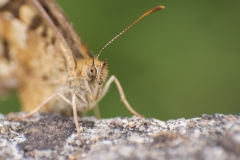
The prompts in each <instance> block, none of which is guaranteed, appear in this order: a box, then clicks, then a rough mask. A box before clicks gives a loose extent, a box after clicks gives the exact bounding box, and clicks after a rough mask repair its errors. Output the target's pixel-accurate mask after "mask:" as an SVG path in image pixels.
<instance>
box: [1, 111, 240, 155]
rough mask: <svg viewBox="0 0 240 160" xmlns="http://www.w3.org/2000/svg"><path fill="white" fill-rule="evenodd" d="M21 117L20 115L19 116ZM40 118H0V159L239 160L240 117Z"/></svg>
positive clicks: (59, 116)
mask: <svg viewBox="0 0 240 160" xmlns="http://www.w3.org/2000/svg"><path fill="white" fill-rule="evenodd" d="M21 114H22V113H21ZM79 123H80V126H81V128H82V129H83V132H82V139H83V141H84V144H83V145H81V146H79V142H78V139H77V133H76V130H75V124H74V123H73V120H72V118H68V117H63V116H61V115H57V114H50V113H48V114H41V115H37V116H35V117H32V118H30V119H26V120H24V121H20V122H11V121H8V120H7V118H6V117H5V116H4V115H0V159H85V160H91V159H94V160H95V159H96V160H97V159H99V160H113V159H117V160H128V159H133V160H135V159H136V160H137V159H140V160H141V159H142V160H146V159H168V160H169V159H184V160H188V159H191V160H192V159H197V160H201V159H206V160H208V159H209V160H212V159H218V160H224V159H226V160H229V159H239V157H240V116H237V115H223V114H214V115H202V117H200V118H191V119H184V118H182V119H177V120H168V121H166V122H164V121H160V120H157V119H153V118H151V119H145V118H138V117H132V118H120V117H117V118H112V119H101V120H96V119H95V118H93V117H85V118H82V119H79Z"/></svg>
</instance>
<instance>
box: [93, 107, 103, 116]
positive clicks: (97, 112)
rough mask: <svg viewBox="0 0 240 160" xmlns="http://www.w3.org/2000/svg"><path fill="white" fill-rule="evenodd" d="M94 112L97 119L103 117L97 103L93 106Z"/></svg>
mask: <svg viewBox="0 0 240 160" xmlns="http://www.w3.org/2000/svg"><path fill="white" fill-rule="evenodd" d="M93 114H94V116H95V117H96V118H97V119H100V118H101V115H100V111H99V106H98V104H96V105H95V106H94V108H93Z"/></svg>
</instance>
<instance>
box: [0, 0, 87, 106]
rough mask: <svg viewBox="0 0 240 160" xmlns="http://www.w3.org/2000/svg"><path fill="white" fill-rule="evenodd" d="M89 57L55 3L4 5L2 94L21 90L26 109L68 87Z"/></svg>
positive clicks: (15, 0) (12, 1)
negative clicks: (78, 62)
mask: <svg viewBox="0 0 240 160" xmlns="http://www.w3.org/2000/svg"><path fill="white" fill-rule="evenodd" d="M89 57H90V55H89V54H88V50H87V49H86V47H85V45H84V44H83V43H82V41H81V39H80V38H79V37H78V35H77V33H76V31H75V30H74V29H73V27H72V25H71V24H70V23H69V21H68V20H67V18H66V16H65V15H64V13H63V12H62V10H61V9H60V8H59V7H58V5H57V4H56V3H55V1H53V0H6V1H5V3H0V93H1V91H2V92H5V91H7V90H9V89H12V88H17V91H18V92H19V95H20V99H21V101H22V106H23V109H24V110H28V111H30V110H33V108H35V107H36V106H38V105H39V104H40V103H42V101H43V100H45V99H46V98H47V97H49V96H50V95H51V94H53V93H54V92H56V90H57V88H59V86H62V85H64V84H65V83H66V81H67V79H68V75H69V73H70V72H71V71H72V70H73V69H74V68H75V62H76V59H81V58H83V59H84V58H89ZM8 80H12V83H14V85H15V86H14V85H12V88H11V87H9V86H11V84H10V81H8ZM6 82H8V83H6ZM1 85H2V86H1Z"/></svg>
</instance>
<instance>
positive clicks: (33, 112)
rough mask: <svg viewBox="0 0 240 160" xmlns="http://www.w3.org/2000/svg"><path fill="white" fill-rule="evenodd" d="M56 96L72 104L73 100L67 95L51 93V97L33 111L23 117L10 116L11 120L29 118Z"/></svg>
mask: <svg viewBox="0 0 240 160" xmlns="http://www.w3.org/2000/svg"><path fill="white" fill-rule="evenodd" d="M56 96H59V97H61V98H62V99H63V100H64V101H65V102H66V103H68V104H70V105H72V103H71V101H69V100H68V99H67V98H66V97H65V96H63V95H62V94H60V93H55V94H53V95H51V96H50V97H48V98H47V99H46V100H45V101H43V102H42V103H41V104H40V105H39V106H38V107H37V108H35V109H34V110H33V111H31V112H29V113H28V114H26V115H25V116H22V117H10V118H9V119H11V120H16V121H17V120H21V119H25V118H29V117H31V116H32V115H34V114H35V113H37V112H39V110H40V109H41V108H42V107H44V105H46V104H47V103H48V102H49V101H51V100H52V99H53V98H55V97H56Z"/></svg>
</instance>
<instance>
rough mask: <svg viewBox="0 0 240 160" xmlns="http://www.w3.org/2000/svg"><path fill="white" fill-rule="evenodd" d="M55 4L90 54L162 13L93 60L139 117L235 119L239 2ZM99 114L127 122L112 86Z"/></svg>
mask: <svg viewBox="0 0 240 160" xmlns="http://www.w3.org/2000/svg"><path fill="white" fill-rule="evenodd" d="M58 2H59V4H60V5H61V6H62V8H63V10H64V11H65V13H66V14H67V15H68V17H69V19H70V20H71V21H72V22H73V25H74V27H75V28H76V30H77V31H78V33H79V35H80V36H81V38H82V39H83V40H84V42H85V43H86V44H88V46H89V48H91V50H92V51H93V52H94V53H95V54H97V53H98V51H99V50H100V49H101V48H102V47H103V46H104V45H105V44H106V43H107V42H108V41H109V40H110V39H111V38H113V37H114V36H115V35H117V34H118V33H119V32H120V31H122V30H123V29H124V28H125V27H126V26H128V25H129V24H130V23H132V22H133V21H134V20H136V19H137V18H138V17H139V16H140V15H141V14H143V13H144V12H145V11H147V10H148V9H150V8H152V7H153V6H156V5H159V4H161V5H165V6H166V9H165V10H163V11H159V12H156V13H154V14H152V15H150V16H149V17H147V18H146V19H144V20H142V21H141V22H140V23H139V24H138V25H136V26H135V27H134V28H132V29H130V30H129V31H128V32H127V33H126V34H124V35H123V36H122V37H121V38H119V39H118V40H116V41H115V42H114V43H112V44H111V45H110V46H109V47H108V48H107V49H106V50H105V51H104V53H103V54H102V56H101V57H100V59H102V60H103V59H105V58H108V59H109V69H110V75H115V76H116V77H117V78H118V79H119V81H120V82H121V84H122V86H123V89H124V91H125V94H126V97H127V99H128V101H129V102H130V104H131V105H132V107H133V108H134V109H135V110H137V111H138V112H140V113H142V114H144V115H145V116H146V117H155V118H158V119H162V120H166V119H174V118H181V117H184V118H189V117H195V116H200V115H201V114H203V113H207V114H212V113H226V114H228V113H230V114H238V113H239V111H240V20H239V15H240V9H239V7H240V1H209V0H202V1H197V2H196V1H194V2H193V1H186V0H183V1H178V0H174V1H167V0H162V1H159V0H151V1H137V0H132V1H127V0H124V1H110V0H105V1H80V0H72V1H67V0H58ZM10 102H11V101H10V100H9V103H10ZM5 103H7V102H5ZM0 106H4V105H3V103H0ZM5 106H6V105H5ZM0 109H1V112H2V108H0ZM100 110H101V115H102V117H114V116H130V115H131V114H130V113H128V112H127V110H126V109H125V107H124V105H123V104H122V103H120V98H119V94H118V92H117V89H116V87H115V86H114V85H113V86H112V87H111V89H110V90H109V93H108V94H107V95H106V97H105V98H104V99H103V100H102V101H101V103H100ZM10 111H15V110H14V109H10V108H9V111H8V112H10ZM6 112H7V111H6Z"/></svg>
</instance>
